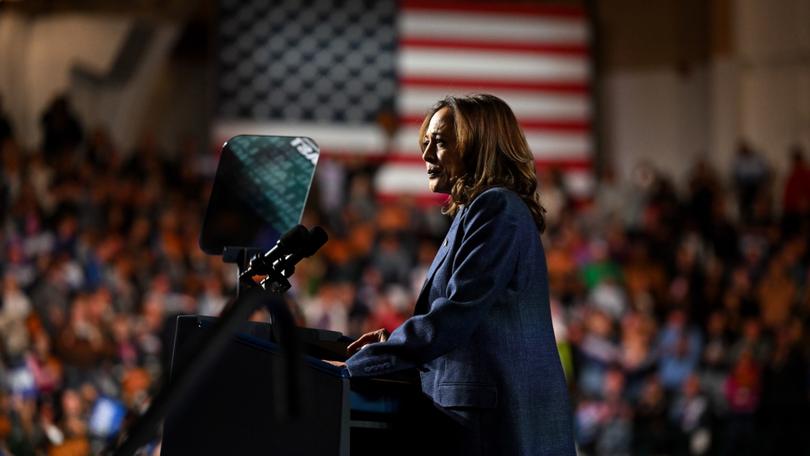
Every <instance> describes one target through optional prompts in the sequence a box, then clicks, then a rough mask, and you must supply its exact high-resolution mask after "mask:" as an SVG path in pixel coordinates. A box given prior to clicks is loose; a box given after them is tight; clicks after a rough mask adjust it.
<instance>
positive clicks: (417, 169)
mask: <svg viewBox="0 0 810 456" xmlns="http://www.w3.org/2000/svg"><path fill="white" fill-rule="evenodd" d="M374 188H376V189H377V192H379V193H405V194H420V193H427V192H429V189H428V178H427V173H426V172H425V165H416V164H414V165H411V164H402V163H397V164H389V165H383V166H381V167H380V169H379V170H378V171H377V174H376V175H375V176H374Z"/></svg>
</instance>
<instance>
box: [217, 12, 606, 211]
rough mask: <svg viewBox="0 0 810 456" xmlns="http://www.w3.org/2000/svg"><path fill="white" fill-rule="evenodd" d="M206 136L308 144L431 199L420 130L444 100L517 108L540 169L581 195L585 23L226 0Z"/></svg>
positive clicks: (587, 138) (536, 15)
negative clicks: (491, 99) (279, 138)
mask: <svg viewBox="0 0 810 456" xmlns="http://www.w3.org/2000/svg"><path fill="white" fill-rule="evenodd" d="M220 6H221V8H220V33H219V36H220V42H219V73H218V87H219V88H218V120H217V122H216V126H215V139H216V140H217V141H220V142H221V140H224V139H227V138H228V137H230V136H234V135H236V134H273V135H293V136H309V137H312V138H313V139H315V141H316V142H317V143H318V144H319V145H320V147H321V151H322V154H323V155H325V156H326V157H329V156H330V155H344V154H349V155H355V156H357V155H363V156H368V157H369V158H373V159H378V160H381V161H382V164H381V166H380V168H379V171H378V173H377V176H376V182H377V187H378V189H379V190H380V191H381V193H382V194H383V195H402V194H413V195H417V196H418V195H420V194H424V193H425V192H426V191H427V185H426V180H425V170H424V165H423V163H422V162H421V159H420V155H419V150H418V147H417V143H418V142H417V140H418V139H417V130H418V128H419V124H420V123H421V120H422V118H423V116H424V113H425V111H426V110H427V109H428V108H429V107H430V106H431V105H432V104H433V103H435V102H436V101H437V100H439V99H441V98H443V97H444V96H446V95H449V94H455V95H463V94H467V93H473V92H487V93H492V94H494V95H497V96H499V97H501V98H503V99H504V100H505V101H506V102H507V103H508V104H509V105H510V106H511V107H512V109H513V110H514V111H515V114H516V116H517V117H518V120H519V121H520V123H521V125H522V127H523V130H524V133H525V134H526V137H527V140H528V142H529V146H530V147H531V149H532V152H533V153H534V155H535V158H536V161H537V164H538V167H548V166H556V167H559V168H561V169H562V170H564V171H565V176H566V178H567V179H568V180H569V182H570V183H571V184H573V185H574V186H575V187H579V188H580V189H582V190H583V191H587V186H588V185H589V182H590V168H591V161H592V159H591V157H592V143H591V123H590V117H591V116H590V98H591V94H590V88H589V86H590V85H589V80H590V74H589V65H588V64H589V60H590V54H589V49H588V24H587V17H586V15H585V12H584V11H583V10H582V9H581V8H577V7H571V6H555V5H550V4H528V3H516V4H508V3H470V2H461V1H443V0H439V1H426V0H403V1H400V2H396V1H393V0H383V1H373V0H368V1H363V0H347V1H337V0H310V1H296V0H274V1H264V0H249V1H240V0H222V1H221V3H220Z"/></svg>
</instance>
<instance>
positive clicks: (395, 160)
mask: <svg viewBox="0 0 810 456" xmlns="http://www.w3.org/2000/svg"><path fill="white" fill-rule="evenodd" d="M380 161H382V162H385V163H388V164H400V165H410V166H415V165H422V164H423V163H424V162H423V161H422V157H421V156H420V155H419V154H418V153H412V154H409V153H405V152H403V153H396V154H393V155H387V156H383V157H381V159H380ZM534 163H535V165H536V166H537V167H540V168H560V169H566V170H584V169H590V168H591V166H592V164H591V160H590V159H588V158H552V159H547V158H541V159H537V160H535V161H534Z"/></svg>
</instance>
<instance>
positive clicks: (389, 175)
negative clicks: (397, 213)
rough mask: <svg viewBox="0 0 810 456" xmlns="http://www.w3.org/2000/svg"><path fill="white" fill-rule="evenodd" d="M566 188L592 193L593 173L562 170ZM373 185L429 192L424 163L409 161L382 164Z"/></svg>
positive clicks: (381, 188) (576, 192) (386, 190)
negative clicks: (411, 162)
mask: <svg viewBox="0 0 810 456" xmlns="http://www.w3.org/2000/svg"><path fill="white" fill-rule="evenodd" d="M563 178H564V179H565V181H566V188H568V189H570V191H571V192H572V194H574V196H576V197H579V198H585V197H588V196H590V195H592V194H593V189H594V185H595V182H594V178H593V173H591V172H590V171H587V170H564V171H563ZM374 187H375V188H376V189H377V191H378V192H379V193H384V194H385V193H393V194H408V195H419V194H426V193H429V192H430V190H429V188H428V179H427V173H426V172H425V167H424V165H419V164H410V163H389V164H384V165H383V166H381V167H380V169H379V170H378V171H377V174H376V175H375V177H374Z"/></svg>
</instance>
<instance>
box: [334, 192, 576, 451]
mask: <svg viewBox="0 0 810 456" xmlns="http://www.w3.org/2000/svg"><path fill="white" fill-rule="evenodd" d="M346 367H347V368H348V370H349V373H350V375H352V376H380V375H384V374H387V373H390V372H394V371H399V370H402V369H409V368H417V369H418V370H419V371H420V375H421V381H422V390H423V392H424V393H425V394H427V395H428V396H430V397H431V398H432V399H433V402H434V403H435V404H436V405H437V406H439V407H440V408H441V409H442V410H443V411H445V412H446V413H448V414H450V415H452V416H454V417H456V418H457V419H458V421H459V422H460V423H462V424H463V425H464V426H467V427H468V428H469V430H470V438H472V439H474V441H473V442H472V445H474V446H475V447H476V448H473V449H472V451H473V452H475V453H481V454H521V455H555V456H557V455H574V454H576V453H575V450H574V437H573V425H572V418H571V409H570V405H569V400H568V390H567V387H566V383H565V378H564V375H563V370H562V366H561V364H560V358H559V355H558V353H557V345H556V342H555V339H554V332H553V330H552V326H551V312H550V309H549V296H548V272H547V270H546V260H545V253H544V251H543V246H542V244H541V242H540V236H539V234H538V232H537V227H536V225H535V223H534V219H533V218H532V216H531V213H530V212H529V209H528V207H527V206H526V204H525V203H524V202H523V201H522V200H521V199H520V197H519V196H517V194H515V193H513V192H511V191H509V190H507V189H504V188H492V189H488V190H486V191H484V192H482V193H481V194H480V195H478V196H477V197H476V198H475V199H474V200H473V201H472V202H471V203H470V204H468V205H467V206H466V207H463V208H462V209H461V210H460V211H459V213H457V214H456V216H455V218H454V220H453V223H452V225H451V227H450V230H449V231H448V233H447V236H446V237H445V239H444V241H443V242H442V245H441V247H440V248H439V251H438V253H437V254H436V258H435V259H434V260H433V264H431V266H430V268H429V269H428V273H427V277H426V279H425V284H424V286H423V288H422V291H421V293H420V294H419V297H418V299H417V302H416V308H415V311H414V316H413V317H411V318H410V319H408V320H407V321H405V322H404V323H403V324H402V325H401V326H400V327H399V328H397V329H396V330H395V331H394V332H393V333H392V334H391V336H390V338H389V339H388V341H386V342H383V343H376V344H371V345H368V346H366V347H365V348H364V349H362V350H360V351H359V352H358V353H357V354H355V355H354V356H352V357H351V358H349V359H348V360H347V362H346ZM465 440H467V441H466V442H462V443H464V444H466V445H470V444H471V443H470V442H471V441H470V440H468V439H465Z"/></svg>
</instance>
